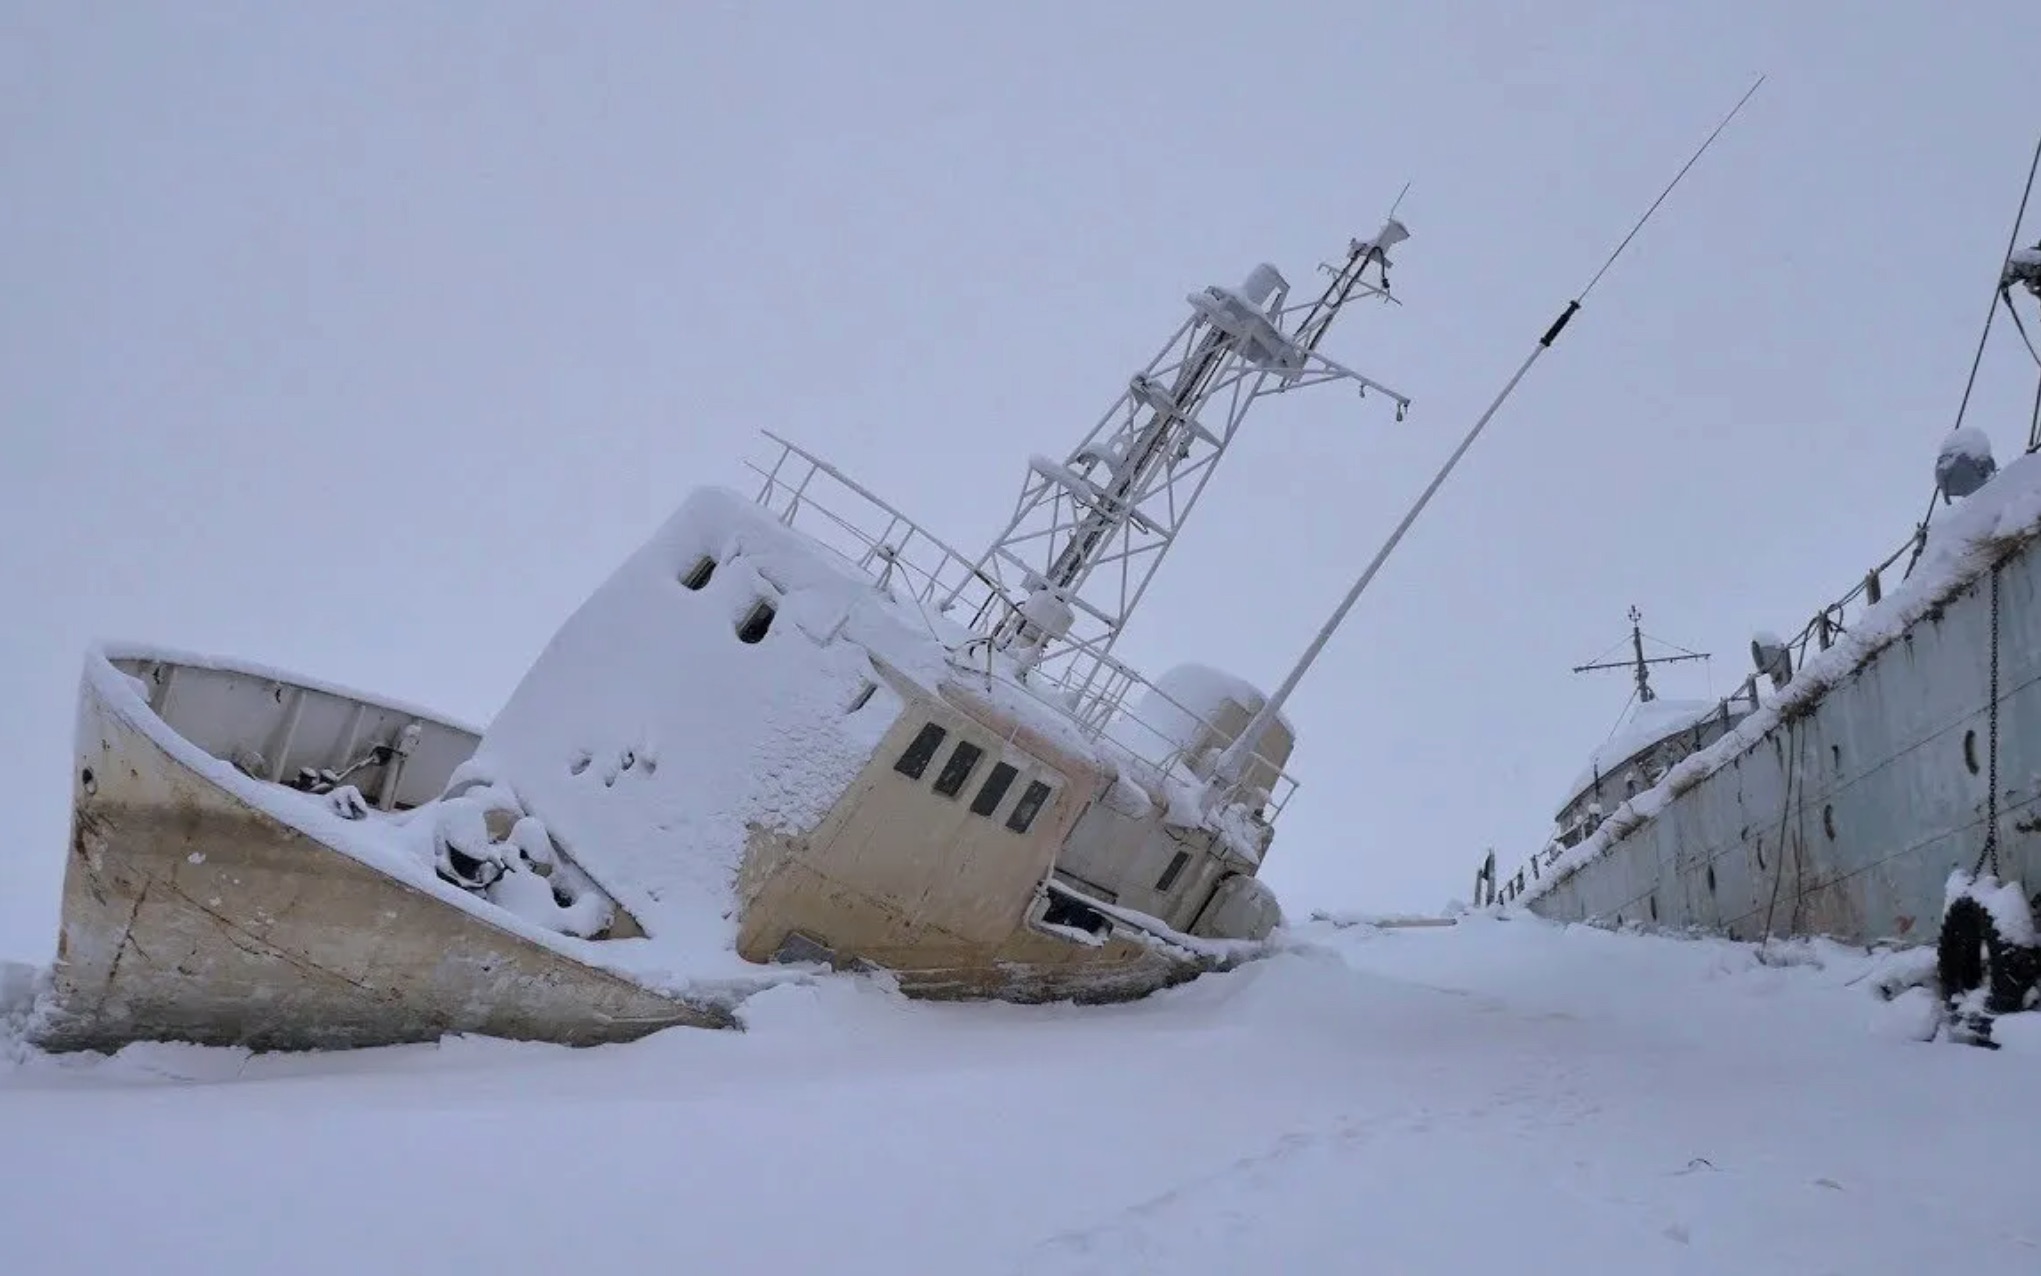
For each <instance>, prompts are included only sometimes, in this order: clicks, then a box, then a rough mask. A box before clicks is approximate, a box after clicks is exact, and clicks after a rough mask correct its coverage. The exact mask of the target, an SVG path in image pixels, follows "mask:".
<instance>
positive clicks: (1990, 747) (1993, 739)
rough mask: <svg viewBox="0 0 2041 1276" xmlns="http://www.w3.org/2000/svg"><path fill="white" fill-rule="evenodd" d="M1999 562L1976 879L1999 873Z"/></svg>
mask: <svg viewBox="0 0 2041 1276" xmlns="http://www.w3.org/2000/svg"><path fill="white" fill-rule="evenodd" d="M1998 582H1999V564H1997V563H1993V564H1992V567H1991V701H1990V703H1989V704H1988V705H1987V706H1986V710H1985V723H1986V727H1985V731H1986V753H1987V755H1988V760H1987V763H1986V768H1987V769H1986V776H1985V778H1986V780H1987V782H1988V784H1989V786H1990V787H1989V788H1988V789H1987V790H1986V791H1985V795H1984V812H1985V816H1984V818H1985V825H1984V849H1983V850H1982V851H1980V852H1978V855H1977V863H1976V865H1975V866H1974V867H1972V868H1971V870H1970V876H1971V877H1972V878H1973V879H1975V878H1976V877H1977V875H1978V874H1979V873H1982V872H1983V871H1984V867H1985V865H1986V864H1987V863H1988V864H1990V865H1991V875H1992V876H1993V877H1994V878H1996V877H1997V876H1998V875H1999V862H1998V701H1999V694H1998V630H1999V603H1998V597H1999V587H1998Z"/></svg>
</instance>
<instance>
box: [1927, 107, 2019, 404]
mask: <svg viewBox="0 0 2041 1276" xmlns="http://www.w3.org/2000/svg"><path fill="white" fill-rule="evenodd" d="M2037 172H2041V140H2037V141H2036V142H2035V143H2034V162H2033V163H2032V164H2030V165H2028V166H2027V189H2026V190H2025V191H2023V192H2021V194H2020V211H2019V212H2017V213H2015V214H2013V233H2012V234H2011V235H2010V236H2008V237H2007V239H2006V251H2005V256H2003V257H2000V258H1999V259H1998V262H1999V278H2000V279H2004V278H2005V267H2006V263H2007V262H2009V261H2011V260H2012V259H2013V249H2015V248H2018V247H2019V246H2020V223H2021V222H2023V221H2025V220H2026V219H2027V200H2028V199H2029V198H2030V197H2032V195H2033V194H2034V174H2036V173H2037ZM1996 318H1998V291H1997V290H1996V288H1994V290H1993V292H1992V298H1991V301H1990V303H1989V304H1987V305H1986V307H1985V311H1984V332H1983V333H1982V334H1980V335H1979V336H1978V338H1977V354H1976V356H1975V357H1973V358H1972V359H1971V360H1970V379H1969V380H1967V381H1965V382H1964V383H1963V401H1962V402H1961V403H1959V404H1957V405H1956V424H1955V425H1953V426H1951V427H1949V428H1950V430H1951V431H1955V430H1960V429H1962V428H1963V414H1964V413H1965V412H1966V411H1968V410H1969V408H1970V391H1971V390H1972V389H1973V388H1974V387H1975V386H1976V385H1977V369H1978V367H1979V366H1980V365H1982V364H1983V363H1984V343H1985V342H1987V341H1989V340H1991V321H1992V320H1994V319H1996ZM2023 335H2024V334H2023Z"/></svg>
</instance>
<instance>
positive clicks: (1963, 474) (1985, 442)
mask: <svg viewBox="0 0 2041 1276" xmlns="http://www.w3.org/2000/svg"><path fill="white" fill-rule="evenodd" d="M1997 472H1998V462H1997V461H1996V460H1995V459H1993V457H1992V455H1991V440H1990V439H1989V438H1987V437H1986V436H1985V433H1984V431H1982V430H1979V429H1975V428H1973V427H1970V426H1964V427H1963V428H1961V429H1957V430H1951V431H1950V432H1949V437H1948V438H1946V439H1943V440H1942V450H1941V451H1940V452H1939V453H1937V454H1936V456H1935V484H1936V486H1938V487H1939V488H1941V490H1942V494H1943V495H1944V496H1947V497H1964V496H1968V495H1970V494H1971V493H1972V492H1975V491H1976V490H1977V489H1979V488H1981V487H1983V486H1984V485H1985V484H1986V483H1987V482H1989V481H1990V480H1991V476H1992V475H1993V474H1995V473H1997Z"/></svg>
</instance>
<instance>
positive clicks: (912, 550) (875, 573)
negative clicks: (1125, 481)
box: [745, 430, 1298, 823]
mask: <svg viewBox="0 0 2041 1276" xmlns="http://www.w3.org/2000/svg"><path fill="white" fill-rule="evenodd" d="M761 433H763V434H764V435H765V437H766V438H767V439H769V440H771V441H772V442H773V443H774V444H776V445H777V446H778V448H779V454H778V456H776V457H775V458H774V459H773V461H772V462H771V464H770V465H766V466H761V465H757V464H754V463H752V462H748V461H747V462H746V463H745V464H746V468H748V469H750V470H751V471H752V472H753V473H755V474H757V475H759V476H760V477H761V479H762V480H763V481H762V483H761V485H760V487H759V490H758V495H757V498H756V499H757V502H758V504H759V505H761V506H763V507H764V508H765V509H767V510H768V511H770V512H771V513H772V514H773V515H774V516H775V517H776V518H777V519H778V520H779V522H780V523H781V524H783V525H784V526H787V527H796V526H798V527H799V530H800V531H801V532H802V533H803V534H804V535H806V536H808V537H809V538H811V539H813V540H815V541H817V542H819V543H820V544H822V545H824V546H826V547H827V548H829V549H831V550H833V551H835V552H836V553H837V554H839V555H841V556H842V557H843V558H844V559H846V560H847V561H849V562H850V563H851V564H852V565H853V566H855V567H856V568H857V569H858V570H860V571H862V572H864V573H865V574H866V575H868V576H870V577H871V578H872V579H873V581H874V583H876V584H877V585H878V586H879V588H880V589H881V590H883V591H885V592H886V593H887V595H888V596H889V597H892V598H894V599H895V600H900V599H902V598H903V596H904V597H905V598H911V599H912V600H913V601H914V602H915V603H916V604H919V605H920V606H921V607H922V608H923V609H924V610H927V609H933V610H934V611H935V612H936V613H937V614H939V615H943V616H944V617H945V618H946V619H949V618H951V617H953V616H954V617H956V619H953V620H952V621H951V623H954V624H958V625H959V626H960V632H958V633H955V634H953V635H951V636H950V638H949V639H947V640H945V639H943V637H942V635H939V634H938V635H935V636H936V638H937V640H938V641H942V642H943V645H944V646H945V647H947V648H949V649H950V651H951V653H952V658H953V659H954V660H956V661H957V662H958V663H968V665H969V667H970V668H972V669H973V670H975V671H977V672H980V673H983V674H985V675H986V676H987V677H988V678H991V679H992V680H994V681H997V682H1001V683H1004V684H1006V685H1008V686H1011V687H1014V688H1017V689H1019V690H1021V691H1024V692H1026V693H1027V694H1029V695H1031V696H1033V697H1035V698H1036V699H1039V700H1043V701H1045V702H1047V703H1048V704H1050V705H1051V706H1052V707H1053V708H1055V709H1056V710H1057V711H1058V712H1060V713H1062V714H1063V715H1065V716H1066V717H1068V718H1069V719H1070V720H1071V722H1072V723H1073V724H1074V725H1075V726H1076V727H1077V729H1078V730H1079V732H1080V733H1081V734H1082V735H1083V736H1084V738H1085V739H1086V740H1088V741H1091V742H1093V743H1098V742H1100V741H1104V742H1105V743H1108V744H1110V745H1112V746H1114V747H1116V748H1118V749H1119V750H1120V751H1121V752H1123V753H1126V754H1128V755H1130V756H1131V757H1133V758H1134V759H1135V760H1137V761H1139V762H1141V763H1143V764H1145V765H1147V766H1149V767H1152V768H1154V769H1155V770H1156V771H1157V772H1159V773H1162V774H1167V773H1168V772H1170V771H1171V770H1172V769H1173V768H1174V767H1175V766H1176V765H1177V764H1178V763H1180V762H1181V763H1184V764H1186V766H1189V765H1191V764H1193V763H1194V762H1196V761H1197V759H1189V758H1186V757H1184V755H1183V747H1182V745H1181V744H1180V743H1179V735H1176V734H1172V733H1170V732H1167V731H1164V730H1163V729H1162V728H1161V727H1160V726H1158V725H1156V724H1154V723H1151V722H1147V721H1145V720H1143V719H1142V718H1141V717H1140V716H1139V715H1138V714H1137V713H1136V712H1135V710H1134V708H1133V706H1132V705H1130V703H1129V701H1130V700H1139V699H1144V698H1146V697H1148V696H1153V697H1155V698H1156V699H1157V700H1159V701H1160V702H1161V703H1162V704H1164V705H1166V706H1168V707H1169V708H1171V709H1173V710H1175V711H1176V712H1177V713H1178V714H1181V715H1182V717H1183V719H1185V720H1187V721H1188V722H1191V723H1195V724H1196V725H1198V726H1199V727H1202V728H1204V729H1206V730H1208V731H1216V729H1215V728H1213V726H1212V724H1211V722H1210V721H1209V720H1207V719H1206V718H1205V717H1204V716H1203V715H1202V714H1198V713H1195V712H1193V711H1192V710H1191V709H1189V708H1188V707H1186V706H1185V705H1183V704H1182V703H1180V702H1179V701H1177V700H1176V699H1175V698H1174V697H1172V696H1170V695H1169V694H1168V693H1167V692H1165V691H1163V690H1162V689H1161V688H1159V687H1157V686H1156V685H1155V684H1154V683H1152V682H1150V681H1149V680H1148V679H1147V678H1145V677H1143V676H1142V675H1141V674H1140V673H1139V672H1137V671H1136V670H1135V669H1133V668H1132V667H1131V666H1129V665H1126V664H1124V663H1122V662H1121V661H1119V660H1118V659H1116V658H1114V657H1113V656H1112V655H1111V654H1110V653H1108V652H1106V651H1103V650H1100V649H1098V648H1097V647H1096V646H1095V645H1092V644H1086V643H1072V644H1071V645H1070V646H1069V647H1067V648H1065V649H1064V650H1062V651H1060V652H1058V653H1057V654H1056V655H1055V656H1054V657H1053V658H1051V659H1049V660H1046V661H1044V662H1043V663H1041V664H1039V665H1036V666H1034V667H1032V668H1029V669H1021V668H1020V667H1019V666H1017V665H1013V663H1012V662H1011V661H1002V660H1000V659H998V658H997V655H996V653H995V652H994V651H993V649H992V644H991V641H990V640H989V639H988V638H987V637H985V634H986V632H987V631H989V630H990V629H992V628H993V627H995V626H996V625H997V624H998V623H999V622H1000V621H1003V620H1005V619H1008V618H1009V617H1011V616H1015V615H1018V614H1019V611H1018V605H1017V604H1016V602H1015V601H1014V600H1013V599H1011V598H1009V597H1007V595H1006V594H1005V593H1004V592H1003V591H1002V590H1001V589H1000V588H999V587H998V586H997V585H996V584H995V583H994V582H993V581H992V580H991V579H990V578H989V577H987V576H986V575H985V574H984V573H983V572H981V571H979V570H978V569H977V567H976V566H975V565H974V563H973V562H972V560H970V559H968V558H966V557H965V556H964V555H963V554H961V553H959V552H958V551H957V550H956V549H954V548H952V547H951V546H950V545H949V544H948V543H947V542H945V541H944V540H943V539H942V538H941V537H939V536H936V535H935V534H934V533H932V532H930V531H928V530H927V529H926V528H924V527H922V526H921V525H920V524H918V523H916V522H915V521H914V520H913V519H911V518H908V517H907V516H906V515H905V514H902V513H901V512H900V511H899V510H897V509H895V508H894V507H893V506H892V505H890V504H888V503H887V502H886V501H885V500H883V499H882V498H880V497H879V496H878V495H876V494H875V493H873V492H872V491H871V490H870V489H868V488H866V487H864V486H863V485H862V484H860V483H858V482H857V481H856V480H855V479H853V478H851V477H850V476H849V475H847V474H845V473H844V472H843V471H841V470H839V469H837V468H836V467H835V466H833V465H831V464H830V463H829V462H827V461H825V460H823V459H822V458H821V457H818V456H816V455H814V454H813V453H812V452H809V451H808V450H807V449H805V448H803V447H801V446H800V445H799V444H796V443H793V442H790V441H788V440H786V439H783V438H781V437H780V436H778V435H776V434H774V433H772V432H771V431H769V430H767V431H761ZM952 594H954V595H955V596H954V598H952ZM946 603H947V605H945V604H946ZM931 629H933V626H931ZM1250 707H1251V706H1250ZM1242 775H1243V777H1244V778H1243V780H1242V781H1241V782H1237V783H1235V784H1234V785H1233V786H1232V787H1231V789H1230V790H1229V791H1228V793H1227V795H1226V796H1227V797H1229V798H1231V799H1236V800H1238V799H1242V798H1244V797H1246V796H1247V795H1246V793H1245V785H1246V781H1247V780H1252V779H1265V780H1266V781H1267V784H1268V797H1267V802H1266V806H1265V808H1264V811H1263V815H1262V818H1263V820H1264V821H1265V822H1268V823H1273V822H1274V820H1275V818H1276V816H1278V815H1279V814H1281V812H1282V810H1283V808H1284V806H1286V805H1287V804H1288V803H1289V800H1290V799H1291V798H1292V797H1293V796H1295V794H1296V791H1297V788H1298V784H1297V780H1296V779H1295V777H1293V776H1291V775H1290V774H1289V773H1288V772H1287V771H1285V770H1283V768H1281V767H1280V766H1277V765H1275V764H1274V763H1273V762H1271V761H1269V760H1268V759H1267V758H1266V757H1264V756H1263V755H1261V754H1259V753H1257V754H1255V755H1254V756H1253V757H1252V759H1251V761H1250V763H1249V765H1248V766H1246V767H1244V768H1242Z"/></svg>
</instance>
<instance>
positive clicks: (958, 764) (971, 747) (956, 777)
mask: <svg viewBox="0 0 2041 1276" xmlns="http://www.w3.org/2000/svg"><path fill="white" fill-rule="evenodd" d="M984 756H985V750H983V749H981V748H979V747H978V746H977V745H975V744H972V743H971V742H970V741H969V740H959V741H957V747H956V748H955V749H953V750H951V751H950V760H949V761H948V762H945V763H943V770H942V774H941V775H938V776H936V778H935V791H936V792H938V793H940V794H942V795H943V796H944V797H947V798H953V797H955V796H957V794H959V793H962V792H963V791H964V781H966V780H968V779H970V778H971V772H973V771H975V770H977V769H978V759H980V758H982V757H984Z"/></svg>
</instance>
